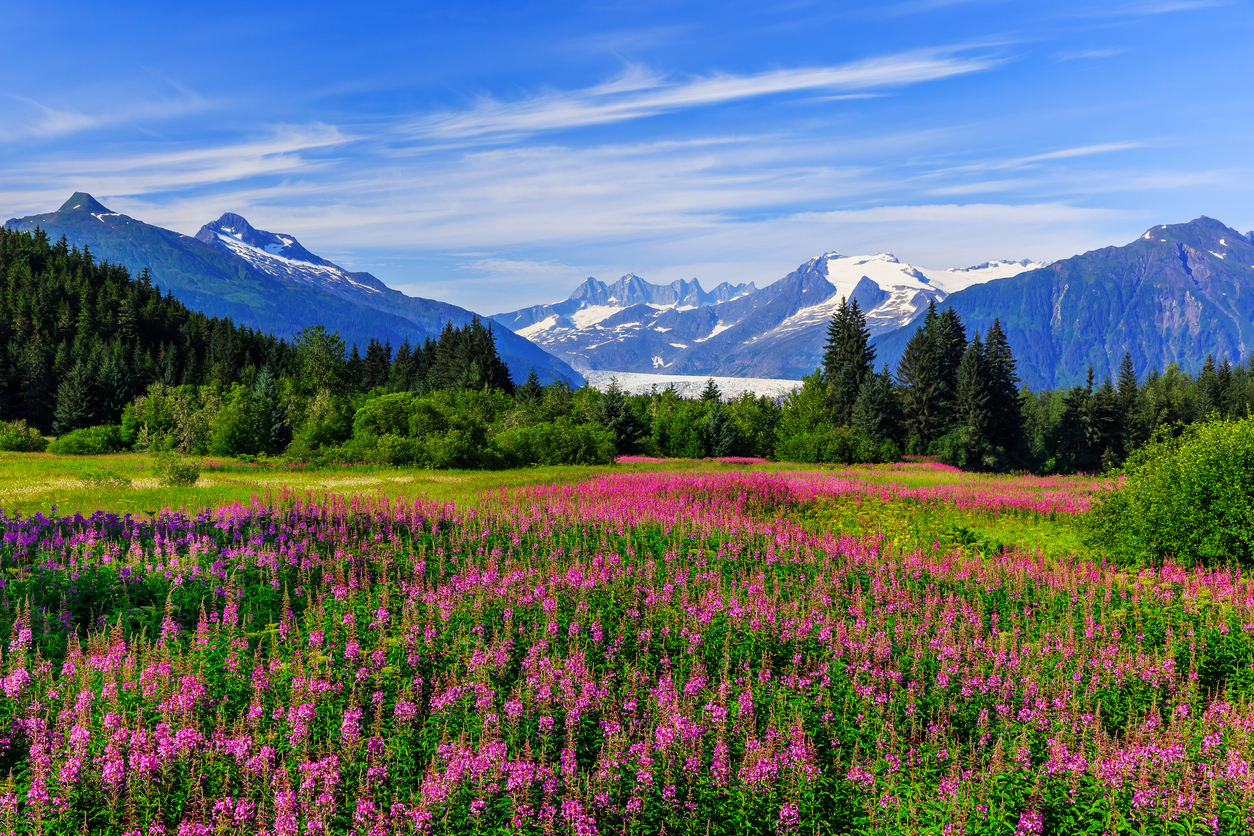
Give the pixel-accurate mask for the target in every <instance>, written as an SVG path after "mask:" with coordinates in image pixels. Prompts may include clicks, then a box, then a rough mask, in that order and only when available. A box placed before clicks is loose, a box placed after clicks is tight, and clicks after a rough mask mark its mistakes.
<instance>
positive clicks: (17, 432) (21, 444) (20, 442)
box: [0, 419, 48, 453]
mask: <svg viewBox="0 0 1254 836" xmlns="http://www.w3.org/2000/svg"><path fill="white" fill-rule="evenodd" d="M46 449H48V439H46V438H44V437H43V436H42V435H40V434H39V430H37V429H35V428H34V427H28V426H26V421H25V420H22V419H19V420H17V421H6V422H3V423H0V450H2V451H4V452H8V453H42V452H43V451H44V450H46Z"/></svg>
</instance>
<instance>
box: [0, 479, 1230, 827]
mask: <svg viewBox="0 0 1254 836" xmlns="http://www.w3.org/2000/svg"><path fill="white" fill-rule="evenodd" d="M150 467H151V465H150V463H149V462H147V461H146V460H145V459H144V458H143V457H140V456H119V457H114V458H111V459H108V460H105V461H102V460H101V459H99V458H96V459H93V460H90V461H88V460H70V459H67V458H58V457H52V456H25V457H20V456H15V457H14V458H6V459H4V460H3V461H0V514H2V518H0V531H2V532H3V539H2V540H0V561H2V565H3V570H4V571H3V579H2V583H3V586H2V587H0V639H2V640H3V648H2V650H3V666H2V667H0V674H2V677H3V678H2V680H0V687H2V690H3V697H0V714H2V715H3V718H2V721H3V723H4V726H5V728H6V729H7V731H6V732H5V733H4V734H5V736H4V737H3V738H0V761H2V762H0V776H7V777H4V778H3V779H2V780H0V821H3V823H4V826H5V827H6V829H7V830H8V831H10V832H15V833H80V832H91V833H113V834H127V835H128V836H134V835H135V834H147V835H148V836H151V834H157V833H168V834H175V833H178V834H188V835H189V836H190V834H211V833H212V834H235V833H238V834H244V833H250V834H251V833H265V834H272V835H273V836H279V834H283V836H295V834H298V833H299V834H303V833H313V834H320V833H328V834H329V833H362V834H376V833H378V834H385V833H386V834H390V833H433V834H451V833H458V834H461V833H466V834H469V833H485V834H486V833H515V832H517V833H535V834H541V833H557V832H562V833H565V832H574V833H581V834H587V833H640V834H644V833H661V832H666V833H674V834H688V833H691V834H731V833H816V834H817V833H842V832H843V833H883V834H889V833H928V834H932V833H934V834H993V833H996V834H1016V833H1102V834H1105V833H1128V834H1132V833H1137V834H1140V833H1162V834H1167V833H1173V834H1174V833H1239V832H1246V830H1247V829H1248V828H1249V827H1250V824H1251V823H1250V822H1249V821H1248V819H1247V811H1248V810H1249V806H1250V805H1249V801H1250V797H1251V792H1252V791H1254V769H1252V768H1251V755H1252V749H1254V746H1252V743H1251V730H1252V729H1254V711H1252V710H1251V707H1250V697H1251V693H1252V692H1254V639H1252V638H1251V636H1252V634H1254V587H1252V586H1251V585H1250V583H1249V582H1248V581H1247V579H1246V578H1245V577H1244V575H1243V574H1242V573H1241V571H1240V570H1239V569H1237V568H1227V567H1219V568H1209V569H1202V568H1192V567H1186V566H1182V565H1176V564H1173V563H1170V562H1167V563H1165V564H1161V565H1154V566H1149V565H1146V566H1136V565H1117V564H1115V563H1114V562H1112V561H1110V560H1109V559H1107V558H1106V557H1105V556H1103V555H1101V554H1097V553H1093V552H1092V551H1091V550H1089V549H1087V548H1086V547H1085V546H1084V545H1083V541H1082V539H1081V537H1080V536H1079V530H1080V527H1081V526H1080V520H1081V518H1082V515H1083V514H1084V513H1085V512H1086V511H1087V509H1088V508H1089V507H1090V506H1091V505H1092V503H1093V502H1094V501H1095V500H1096V499H1097V498H1099V497H1100V496H1102V494H1103V492H1104V491H1107V490H1110V488H1111V487H1112V483H1111V482H1110V481H1108V480H1099V479H1086V478H1071V479H1060V478H1046V479H1041V478H1036V477H1029V476H978V475H972V474H963V473H959V472H956V471H954V470H953V469H951V468H947V467H945V466H943V465H937V464H934V463H910V464H897V465H881V466H875V467H865V468H844V467H834V468H828V469H815V468H813V467H807V468H804V469H800V468H798V467H797V466H781V465H772V464H766V463H761V462H754V461H750V460H729V461H722V462H720V461H705V462H674V461H667V462H656V461H647V460H637V461H630V462H623V463H620V464H616V465H613V466H609V467H599V468H592V467H589V468H551V469H542V468H538V469H529V470H522V471H505V472H498V473H474V474H472V473H448V472H445V473H431V472H423V471H405V470H387V469H372V468H346V469H335V470H299V469H298V470H289V471H286V472H284V471H282V470H277V469H273V468H260V467H256V466H250V465H234V464H220V465H218V466H217V468H215V467H214V466H212V465H211V466H209V467H207V468H206V472H205V473H204V475H203V476H202V480H201V482H199V483H197V485H196V486H193V487H185V488H177V489H169V488H161V487H159V486H157V485H155V484H153V485H149V484H148V482H147V481H145V480H147V479H151V478H152V477H151V475H150ZM250 467H251V469H249V468H250ZM92 468H94V469H95V470H92ZM102 468H103V469H111V470H116V471H125V472H126V473H127V474H128V475H127V478H129V479H131V484H130V486H126V485H123V484H117V483H115V484H108V483H107V480H106V481H102V480H101V479H99V478H95V477H93V476H92V474H93V473H94V474H97V475H98V473H99V471H100V469H102ZM84 474H85V475H87V476H88V477H89V478H88V480H87V481H84V480H83V479H81V478H80V476H82V475H84ZM163 499H164V500H165V501H164V502H163V501H162V500H163ZM53 502H55V503H56V506H57V510H56V512H55V513H54V512H53V511H52V504H53ZM80 511H81V512H83V513H82V514H80V513H78V512H80ZM92 511H94V512H95V513H90V512H92Z"/></svg>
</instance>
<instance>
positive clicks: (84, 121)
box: [0, 90, 209, 141]
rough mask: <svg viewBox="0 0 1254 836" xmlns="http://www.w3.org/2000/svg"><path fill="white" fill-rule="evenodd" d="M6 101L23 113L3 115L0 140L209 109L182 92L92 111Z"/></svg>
mask: <svg viewBox="0 0 1254 836" xmlns="http://www.w3.org/2000/svg"><path fill="white" fill-rule="evenodd" d="M7 98H8V99H9V100H10V101H13V102H16V103H18V104H19V105H20V106H22V108H23V109H24V112H20V113H15V112H8V113H6V114H4V120H3V121H4V123H6V124H5V126H4V127H0V141H13V140H17V139H24V138H37V139H50V138H54V137H61V136H66V135H69V134H75V133H79V132H82V131H88V130H95V129H98V128H104V127H110V126H114V125H121V124H126V123H129V122H140V121H148V120H153V119H169V118H172V117H175V116H183V115H186V114H188V113H194V112H197V111H201V110H205V109H206V108H208V106H209V103H208V102H207V101H206V100H205V99H204V98H203V97H201V96H199V95H196V94H195V93H191V92H189V91H186V90H180V91H179V94H178V95H176V96H167V97H155V98H148V99H139V100H135V101H130V102H126V103H123V104H121V105H117V106H114V107H109V108H107V109H104V110H98V111H96V112H84V111H82V110H80V109H77V108H73V107H52V106H50V105H47V104H44V103H42V102H38V101H35V100H34V99H30V98H27V97H25V96H16V95H12V94H10V95H9V96H8V97H7Z"/></svg>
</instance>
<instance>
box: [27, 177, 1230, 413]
mask: <svg viewBox="0 0 1254 836" xmlns="http://www.w3.org/2000/svg"><path fill="white" fill-rule="evenodd" d="M5 226H7V227H9V228H14V229H19V230H33V229H35V228H36V227H39V228H42V229H43V230H44V231H45V232H46V233H47V234H48V235H49V236H50V237H51V238H53V239H56V238H60V237H61V236H65V237H66V239H67V240H68V241H69V242H70V243H72V244H74V245H76V246H79V247H86V248H89V249H90V250H91V252H92V253H93V254H94V255H95V257H96V258H97V259H100V260H107V261H110V262H113V263H116V264H122V265H125V266H126V267H128V268H129V269H130V270H131V271H132V272H135V273H138V272H139V271H141V270H143V269H147V270H148V271H149V272H150V273H151V275H152V278H153V280H154V282H155V283H156V284H158V285H159V286H160V287H162V288H164V289H166V290H168V291H169V292H171V293H172V294H173V295H174V296H175V297H177V298H178V299H179V300H180V301H182V302H183V303H184V304H186V305H188V306H189V307H191V308H194V309H197V310H201V311H204V312H205V313H208V314H210V315H216V316H229V317H231V318H232V319H234V320H235V321H236V322H237V323H239V324H241V325H248V326H250V327H253V328H256V329H259V330H262V331H268V332H273V333H275V334H278V335H280V336H291V335H293V334H295V333H296V332H298V331H299V330H300V329H301V328H304V327H308V326H312V325H316V324H322V325H325V326H326V327H328V328H331V329H335V330H338V331H339V332H340V334H341V336H343V337H344V338H345V340H346V341H347V342H356V343H357V344H358V345H359V347H362V348H364V346H365V344H366V342H367V341H368V340H369V339H370V338H372V337H373V338H376V339H379V340H391V341H392V343H393V345H394V346H396V345H399V344H400V343H401V342H402V341H403V340H404V339H405V338H406V337H408V338H410V339H411V340H421V339H423V338H424V337H426V336H435V335H436V334H438V332H439V330H440V329H441V328H442V327H443V326H444V324H445V323H447V322H452V323H453V324H454V325H461V324H464V323H466V322H468V321H469V320H470V319H471V317H473V316H475V314H474V313H472V312H471V311H468V310H466V309H464V308H460V307H457V306H455V305H450V304H448V303H445V302H439V301H435V300H431V299H419V298H414V297H410V296H406V295H404V294H403V293H401V292H399V291H397V290H393V289H392V288H389V287H387V286H386V285H385V284H383V282H381V281H380V280H379V279H377V278H376V277H375V276H373V275H371V274H370V273H364V272H352V271H349V270H345V269H343V268H342V267H340V266H338V265H336V264H335V263H333V262H331V261H328V260H327V259H324V258H321V257H319V256H317V255H315V254H314V253H312V252H310V251H309V250H307V249H305V247H303V246H302V245H301V244H300V242H299V241H297V240H296V238H295V237H294V236H291V235H285V234H281V233H272V232H266V231H264V230H259V229H256V228H254V227H253V226H252V225H250V224H249V223H248V221H247V220H246V219H244V218H243V217H241V216H240V215H237V214H233V213H229V212H228V213H226V214H224V215H222V216H221V217H220V218H218V219H217V220H216V221H213V222H212V223H208V224H205V225H204V226H203V227H201V229H200V231H199V232H198V233H197V234H196V236H194V237H189V236H186V235H182V234H180V233H177V232H173V231H170V230H167V229H162V228H161V227H157V226H152V225H150V224H146V223H143V222H142V221H139V220H136V219H134V218H130V217H128V216H126V215H122V214H120V213H117V212H111V211H109V209H107V208H106V207H105V206H103V205H102V204H100V203H99V202H98V201H96V200H95V199H94V198H92V197H91V195H88V194H85V193H82V192H78V193H75V194H74V195H73V196H71V198H70V199H69V200H68V201H66V203H65V205H63V206H62V207H61V208H60V209H59V210H57V211H56V212H52V213H48V214H45V215H34V216H30V217H26V218H20V219H13V220H10V221H7V222H6V223H5ZM842 298H849V299H856V300H857V301H858V303H859V305H860V307H861V308H862V310H863V311H864V312H866V314H867V324H868V328H869V330H870V332H871V336H872V342H873V343H874V344H875V347H876V350H877V355H878V356H877V364H880V363H888V364H889V365H890V366H893V365H895V364H896V362H897V360H898V358H899V357H900V355H901V352H902V350H903V348H904V347H905V343H906V341H907V340H908V339H909V337H910V335H911V334H913V333H914V330H915V329H916V328H917V327H918V325H919V321H920V318H921V317H922V316H923V314H924V312H925V311H926V309H927V307H928V305H929V304H930V303H932V302H935V303H937V304H938V305H940V306H942V307H944V306H949V307H952V308H953V309H954V310H955V311H956V312H957V313H958V314H959V315H960V316H961V317H962V319H963V321H964V322H965V323H966V324H967V327H968V331H969V333H974V331H976V330H978V331H980V332H983V331H985V330H986V329H987V328H988V326H989V325H991V324H992V321H993V319H994V318H997V319H999V320H1000V321H1001V324H1002V327H1003V328H1004V330H1005V331H1006V334H1007V336H1008V337H1009V340H1010V344H1011V347H1012V348H1013V350H1014V352H1015V357H1016V359H1017V360H1018V369H1019V374H1020V376H1021V378H1022V379H1023V381H1024V383H1026V384H1027V385H1028V386H1031V387H1032V388H1034V389H1045V388H1055V387H1061V386H1069V385H1073V384H1076V383H1079V382H1082V381H1083V380H1084V378H1085V376H1086V374H1087V371H1088V368H1089V366H1090V365H1091V366H1092V367H1093V368H1094V370H1095V371H1096V373H1097V375H1098V376H1099V378H1100V377H1102V376H1104V375H1105V374H1107V373H1113V371H1114V370H1115V369H1116V368H1117V367H1118V365H1119V362H1120V361H1121V360H1122V358H1123V355H1124V352H1128V353H1130V354H1131V356H1132V360H1133V364H1134V366H1135V367H1136V369H1137V371H1138V372H1139V373H1141V374H1144V373H1145V372H1146V371H1148V370H1149V369H1151V368H1159V369H1162V368H1166V367H1167V366H1168V365H1169V364H1172V363H1176V364H1179V365H1180V366H1181V367H1183V368H1184V369H1185V370H1186V371H1196V370H1197V369H1199V368H1200V367H1201V366H1202V364H1203V363H1204V361H1205V359H1206V357H1207V356H1213V357H1214V358H1215V359H1216V360H1221V359H1222V358H1224V357H1228V358H1230V359H1233V360H1237V359H1244V358H1246V357H1247V356H1248V355H1249V354H1250V352H1251V351H1252V350H1254V232H1251V233H1247V234H1242V233H1239V232H1237V231H1236V230H1235V229H1232V228H1230V227H1228V226H1225V225H1224V224H1222V223H1220V222H1219V221H1216V220H1213V219H1211V218H1207V217H1200V218H1198V219H1196V220H1194V221H1190V222H1189V223H1183V224H1167V225H1160V226H1155V227H1153V228H1151V229H1149V230H1147V231H1146V232H1145V233H1144V234H1143V235H1141V236H1140V237H1138V238H1137V239H1136V240H1135V241H1132V242H1130V243H1128V244H1126V245H1124V246H1110V247H1105V248H1102V249H1097V250H1092V251H1090V252H1087V253H1083V254H1080V255H1076V256H1073V257H1071V258H1067V259H1062V260H1060V261H1056V262H1053V263H1051V264H1041V263H1037V262H1031V261H1027V260H1020V261H988V262H984V263H982V264H978V265H975V266H973V267H968V268H963V269H948V270H937V269H929V268H924V267H917V266H913V265H910V264H906V263H903V262H901V261H900V260H898V259H897V258H896V257H894V256H893V255H891V254H889V253H879V254H877V255H868V256H845V255H839V254H837V253H834V252H829V253H825V254H823V255H821V256H818V257H815V258H812V259H810V260H808V261H806V262H805V263H804V264H802V265H800V266H799V267H798V268H797V269H796V270H794V271H792V272H791V273H789V274H788V275H786V276H784V277H783V278H781V279H779V280H778V281H774V282H771V283H769V284H767V285H766V286H764V287H758V286H756V284H754V283H752V282H750V283H747V284H731V283H728V282H723V283H721V284H719V285H718V286H716V287H715V288H714V289H713V290H708V291H707V290H705V289H704V288H703V287H702V286H701V283H700V282H699V281H698V280H697V279H695V278H694V279H692V280H686V279H681V280H678V281H674V282H672V283H670V284H652V283H650V282H648V281H645V280H644V279H642V278H640V277H639V276H636V275H634V274H632V273H628V274H627V275H625V276H623V277H622V278H621V279H619V280H618V281H616V282H613V283H606V282H603V281H600V280H598V279H596V278H588V279H586V280H585V281H584V282H582V283H581V284H580V285H579V286H578V287H577V288H575V290H574V292H572V293H571V294H570V295H569V296H568V297H567V298H566V299H564V300H562V301H559V302H554V303H552V304H546V305H534V306H531V307H527V308H523V309H521V310H517V311H512V312H508V313H501V314H496V315H495V316H493V317H491V318H490V322H491V323H496V325H497V327H496V335H497V345H498V348H499V350H500V352H501V356H502V358H503V359H504V360H505V362H506V363H507V364H508V365H509V367H510V371H511V374H512V375H513V377H514V379H515V380H516V381H518V380H521V379H522V378H524V377H525V376H526V375H527V373H528V372H529V371H530V369H531V368H532V367H534V368H535V369H536V370H537V372H538V373H539V375H540V377H541V379H542V380H543V381H545V382H550V381H553V380H566V381H568V382H570V383H573V384H576V385H578V384H580V383H582V380H583V378H582V375H581V372H583V371H589V372H591V371H619V372H625V373H626V372H630V373H636V374H648V373H653V374H668V375H700V376H707V375H711V376H718V377H744V378H749V377H751V378H786V379H794V380H795V379H799V378H801V377H802V376H803V375H806V374H808V373H810V372H811V371H813V370H814V369H815V368H816V367H817V366H818V365H819V364H820V362H821V358H822V353H823V344H824V341H825V336H826V329H827V324H828V322H829V321H830V319H831V316H832V313H833V312H834V311H835V309H836V307H837V305H838V304H839V302H840V300H841V299H842ZM485 319H488V318H485Z"/></svg>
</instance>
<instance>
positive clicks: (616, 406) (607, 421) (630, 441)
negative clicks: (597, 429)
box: [536, 377, 648, 456]
mask: <svg viewBox="0 0 1254 836" xmlns="http://www.w3.org/2000/svg"><path fill="white" fill-rule="evenodd" d="M536 382H537V383H538V382H539V380H538V379H537V381H536ZM593 420H594V421H596V422H597V423H598V424H600V425H601V426H603V427H605V428H606V429H607V430H609V431H610V432H612V433H613V434H614V439H615V442H614V447H615V451H616V452H617V454H618V455H620V456H621V455H626V454H630V453H636V452H639V450H640V446H641V440H642V439H643V438H644V437H645V436H646V435H647V434H648V428H647V427H646V426H645V424H644V422H643V421H641V420H640V417H639V416H638V415H636V411H635V410H634V409H632V408H631V401H630V400H629V399H628V397H627V393H626V392H624V391H623V387H621V386H620V385H619V384H618V378H617V377H611V378H610V385H609V386H608V387H606V389H605V392H603V393H602V394H601V397H600V399H598V401H597V405H596V409H595V410H594V412H593Z"/></svg>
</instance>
